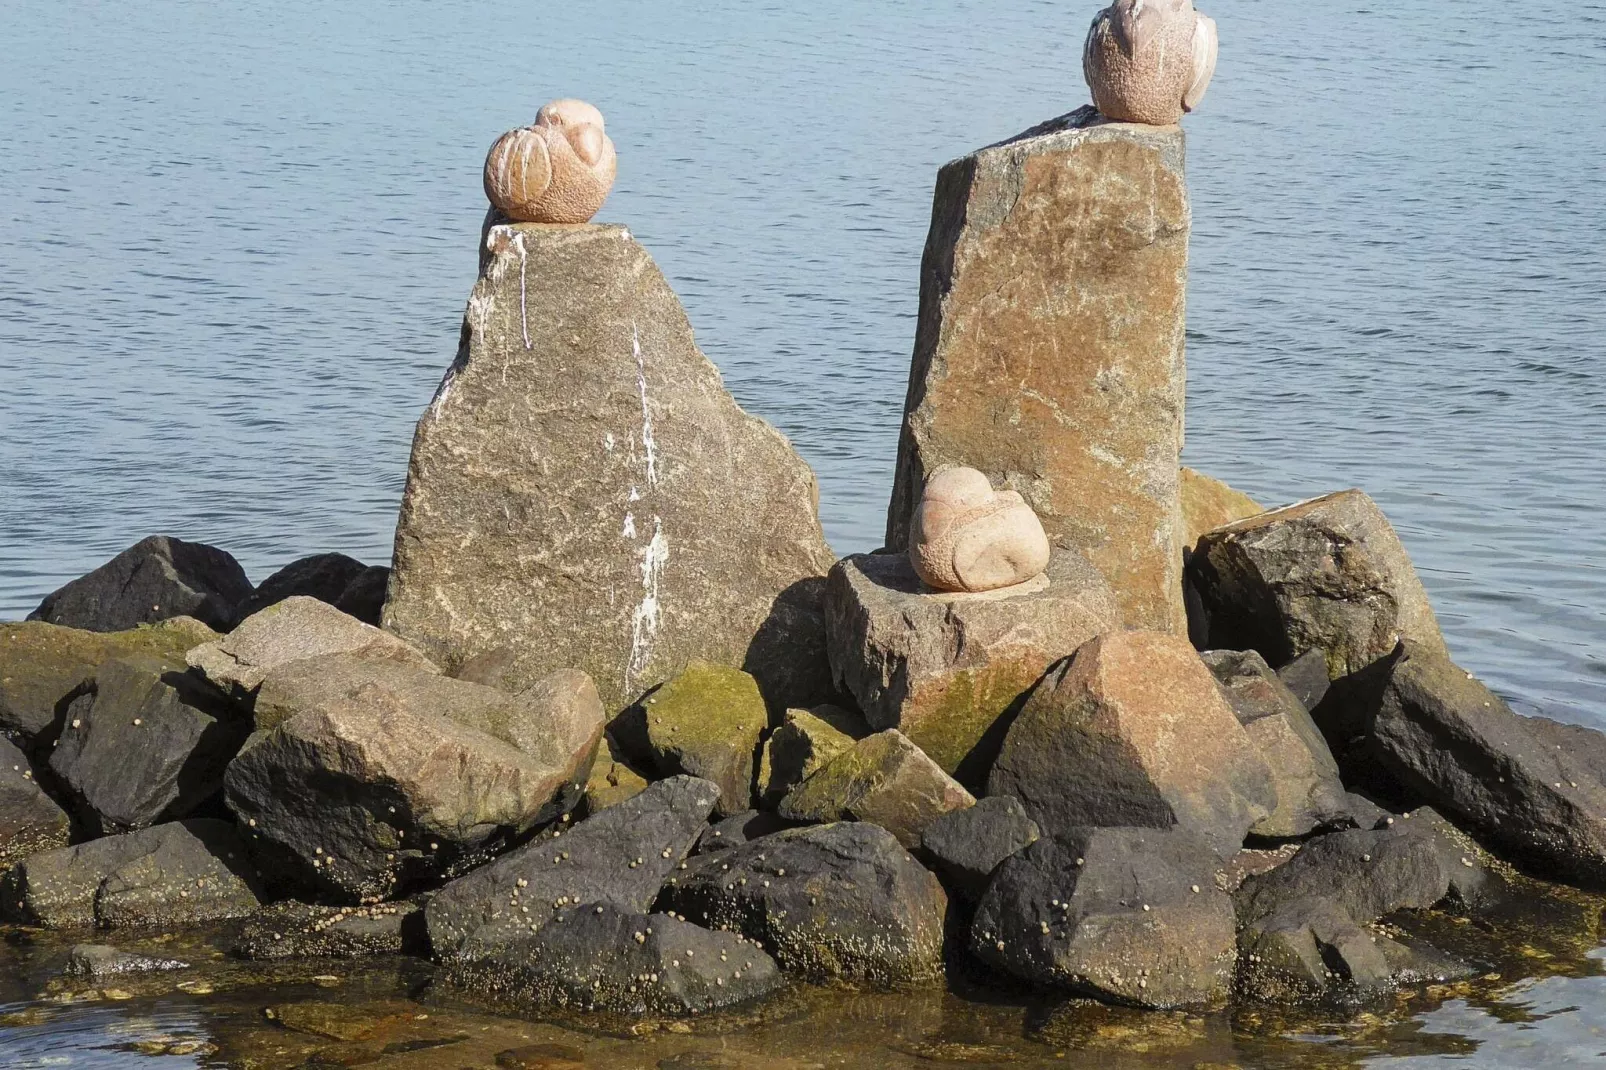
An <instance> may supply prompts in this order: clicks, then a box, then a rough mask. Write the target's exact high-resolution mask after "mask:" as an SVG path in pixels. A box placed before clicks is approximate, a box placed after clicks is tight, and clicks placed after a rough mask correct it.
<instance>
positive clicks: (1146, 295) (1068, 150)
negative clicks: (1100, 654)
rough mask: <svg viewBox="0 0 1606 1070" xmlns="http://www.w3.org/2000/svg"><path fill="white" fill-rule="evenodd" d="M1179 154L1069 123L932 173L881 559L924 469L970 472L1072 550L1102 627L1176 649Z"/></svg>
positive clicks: (1167, 138) (1165, 144) (1183, 206)
mask: <svg viewBox="0 0 1606 1070" xmlns="http://www.w3.org/2000/svg"><path fill="white" fill-rule="evenodd" d="M1183 155H1184V153H1183V138H1182V133H1181V132H1180V131H1179V130H1177V129H1175V128H1170V129H1158V128H1146V127H1136V126H1130V125H1125V124H1111V123H1106V122H1105V121H1104V120H1103V119H1101V118H1100V117H1099V115H1098V113H1097V112H1096V111H1095V110H1094V109H1093V108H1083V109H1080V110H1078V111H1075V112H1073V113H1071V114H1069V115H1065V116H1062V117H1060V118H1058V119H1054V120H1051V121H1050V122H1047V123H1044V124H1042V125H1041V126H1038V127H1035V128H1033V129H1031V130H1028V131H1026V132H1025V133H1023V134H1021V135H1019V136H1017V137H1014V138H1011V139H1010V140H1008V141H1004V142H1001V143H999V144H997V145H991V146H988V147H987V148H984V149H980V150H978V151H976V152H974V153H972V154H971V155H969V156H966V157H964V158H962V159H959V160H955V161H953V162H952V163H949V164H947V165H946V166H944V167H943V169H942V171H941V172H940V173H939V174H938V176H937V190H936V194H935V196H934V198H933V206H932V221H931V232H930V236H929V237H928V239H927V243H926V252H925V258H924V260H923V261H922V264H921V272H920V317H919V323H918V325H917V328H916V332H915V351H914V359H913V362H912V365H911V368H910V372H909V392H908V402H907V405H906V410H905V414H904V422H903V434H902V439H901V441H900V443H899V448H898V468H897V477H896V485H895V487H894V489H893V494H892V502H891V504H890V505H889V507H888V510H887V536H886V544H887V545H888V546H890V547H894V548H902V547H904V546H907V545H908V532H909V523H910V519H911V517H912V516H913V513H914V507H915V502H916V500H917V499H918V498H919V496H920V492H921V488H923V487H924V486H925V483H926V480H927V479H928V478H929V477H930V475H931V474H932V473H933V472H935V471H936V470H937V469H938V468H939V467H941V466H943V465H950V464H952V465H966V466H969V467H973V468H977V469H979V470H981V471H982V472H983V473H985V474H986V475H987V477H988V478H989V479H990V480H991V481H992V484H993V485H994V486H998V487H1007V488H1009V489H1011V490H1015V491H1018V492H1019V493H1020V494H1021V496H1022V497H1024V498H1025V499H1026V503H1027V504H1028V505H1030V506H1031V507H1032V509H1033V510H1035V511H1036V513H1037V515H1038V517H1039V518H1041V520H1042V522H1043V526H1044V528H1045V529H1047V532H1048V536H1049V540H1050V541H1051V542H1053V543H1055V544H1057V545H1064V546H1072V547H1076V548H1078V549H1082V550H1085V551H1086V552H1087V554H1088V556H1089V558H1090V559H1091V560H1092V562H1093V565H1094V567H1095V568H1097V569H1098V571H1099V572H1100V573H1101V574H1102V575H1103V576H1104V578H1105V579H1106V580H1108V581H1109V584H1110V586H1111V587H1112V588H1113V589H1114V591H1115V595H1116V598H1117V599H1118V601H1119V605H1120V612H1121V621H1120V623H1121V624H1123V625H1125V626H1126V627H1129V628H1145V629H1153V630H1158V631H1170V632H1174V633H1177V634H1185V632H1186V628H1187V621H1186V615H1185V613H1184V610H1183V603H1182V575H1181V570H1182V537H1183V531H1182V509H1181V503H1180V501H1179V495H1178V486H1177V484H1178V471H1179V464H1178V455H1179V453H1180V451H1181V449H1182V410H1183V403H1184V394H1185V389H1184V387H1185V374H1184V364H1183V334H1184V330H1183V326H1184V324H1183V320H1184V298H1185V290H1186V283H1187V260H1188V228H1189V213H1188V189H1187V182H1186V179H1185V177H1184V175H1183V162H1184V160H1183ZM1069 652H1070V646H1069V645H1068V646H1067V647H1066V648H1065V649H1062V650H1060V651H1058V652H1057V653H1058V654H1059V655H1064V654H1067V653H1069Z"/></svg>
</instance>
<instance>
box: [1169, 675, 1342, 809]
mask: <svg viewBox="0 0 1606 1070" xmlns="http://www.w3.org/2000/svg"><path fill="white" fill-rule="evenodd" d="M1200 657H1202V658H1203V659H1204V663H1205V664H1206V665H1208V666H1209V667H1210V671H1211V672H1212V673H1214V674H1215V677H1216V681H1217V682H1218V683H1219V684H1220V685H1221V690H1222V692H1223V693H1224V694H1225V695H1226V697H1227V702H1228V703H1229V704H1230V705H1231V706H1232V712H1233V713H1234V714H1236V715H1237V717H1238V723H1239V724H1241V725H1243V726H1244V732H1245V733H1247V734H1248V736H1249V743H1250V745H1251V746H1252V747H1253V748H1254V749H1255V753H1257V754H1259V755H1260V756H1261V758H1263V759H1264V760H1265V762H1266V766H1267V768H1269V769H1270V770H1271V779H1272V787H1273V788H1274V789H1275V792H1276V805H1275V806H1273V807H1272V811H1271V813H1270V814H1267V815H1266V816H1265V817H1264V818H1262V819H1261V820H1260V821H1258V822H1256V823H1255V824H1254V825H1252V826H1251V827H1250V829H1249V831H1250V833H1251V834H1253V835H1256V836H1266V837H1269V838H1273V839H1288V838H1291V837H1294V836H1303V835H1305V834H1306V833H1307V832H1310V831H1311V830H1312V829H1314V828H1317V827H1318V826H1321V825H1329V824H1333V823H1335V822H1340V821H1344V820H1347V819H1348V818H1349V816H1350V814H1349V800H1348V798H1347V797H1346V792H1345V791H1344V782H1343V781H1342V780H1341V779H1340V778H1339V775H1338V763H1337V762H1335V761H1334V760H1333V754H1332V752H1331V751H1330V750H1328V748H1327V741H1326V740H1325V739H1323V738H1322V733H1321V731H1320V730H1319V729H1318V728H1317V727H1316V722H1315V721H1312V720H1311V718H1310V713H1309V712H1308V711H1307V710H1306V709H1305V707H1304V706H1303V705H1301V704H1300V701H1299V699H1297V698H1295V697H1294V693H1293V692H1292V691H1290V690H1289V689H1288V686H1287V685H1286V684H1284V683H1283V682H1282V681H1281V680H1280V679H1278V678H1277V674H1276V673H1274V672H1272V671H1271V669H1270V668H1269V667H1268V666H1267V665H1266V660H1265V659H1264V658H1262V657H1261V656H1260V655H1259V654H1257V653H1255V652H1254V651H1253V650H1208V651H1205V652H1204V653H1203V654H1201V655H1200Z"/></svg>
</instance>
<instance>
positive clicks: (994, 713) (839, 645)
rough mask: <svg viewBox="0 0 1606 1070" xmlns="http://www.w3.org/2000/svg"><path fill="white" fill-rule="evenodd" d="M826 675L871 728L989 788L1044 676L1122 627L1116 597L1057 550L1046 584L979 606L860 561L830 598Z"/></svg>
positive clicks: (903, 572) (903, 562) (882, 562)
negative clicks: (1012, 722)
mask: <svg viewBox="0 0 1606 1070" xmlns="http://www.w3.org/2000/svg"><path fill="white" fill-rule="evenodd" d="M825 608H826V622H827V636H828V640H829V643H828V646H829V650H830V656H831V673H832V676H833V677H834V678H835V680H836V682H837V685H838V686H839V687H841V688H842V689H843V690H844V691H846V692H848V693H849V694H852V695H853V696H854V698H856V699H857V700H858V703H859V708H860V709H862V710H863V711H864V714H865V718H866V720H868V721H869V723H870V726H871V727H872V728H876V729H886V728H896V729H898V730H899V731H900V732H902V733H903V734H904V735H906V736H908V737H909V738H910V739H911V740H913V741H914V742H915V743H916V744H917V745H918V746H919V747H920V748H921V749H922V750H924V751H925V752H926V753H927V754H929V755H930V756H931V758H932V760H933V761H935V762H936V763H937V764H938V765H940V766H942V767H943V769H944V770H946V771H947V772H949V773H950V774H953V775H955V776H957V777H958V778H959V779H960V780H961V781H962V782H964V783H966V784H968V785H970V786H972V787H975V788H979V787H980V786H981V785H982V783H984V782H985V780H986V776H987V770H988V768H989V767H990V766H991V765H992V760H993V758H994V756H996V755H997V753H998V747H999V744H1000V743H1001V742H1002V730H1003V728H1004V727H1005V726H1006V725H1007V720H1001V719H1003V718H1004V717H1005V714H1006V713H1007V712H1008V711H1009V710H1010V709H1011V708H1012V707H1014V706H1016V705H1017V704H1018V702H1019V701H1020V698H1021V696H1022V695H1024V694H1025V693H1026V692H1027V691H1028V690H1030V689H1031V687H1032V685H1033V684H1035V683H1036V682H1037V681H1038V679H1039V678H1041V676H1042V675H1043V671H1044V670H1045V669H1047V668H1048V667H1049V665H1051V664H1053V663H1054V662H1055V661H1058V660H1059V659H1060V658H1063V657H1065V656H1066V655H1068V654H1070V653H1071V652H1073V651H1074V650H1075V649H1076V648H1077V647H1079V646H1080V645H1082V644H1083V643H1084V642H1086V641H1087V640H1089V639H1091V638H1093V636H1095V635H1098V634H1099V633H1101V632H1105V631H1110V630H1113V629H1114V628H1116V627H1117V625H1118V620H1119V611H1118V608H1117V606H1116V601H1115V596H1114V594H1113V593H1112V592H1111V590H1110V588H1109V585H1108V584H1106V583H1105V582H1104V579H1103V577H1101V576H1100V575H1099V574H1098V572H1097V571H1096V570H1095V569H1094V568H1093V567H1092V566H1091V565H1089V564H1088V562H1087V559H1086V558H1085V557H1083V556H1082V555H1081V554H1080V553H1078V552H1076V551H1071V550H1056V551H1055V552H1054V554H1053V556H1052V557H1051V558H1050V559H1049V564H1048V569H1047V570H1046V572H1045V574H1044V579H1043V580H1041V581H1038V582H1036V583H1028V584H1024V585H1022V586H1021V587H1017V588H1013V589H1010V590H1007V591H993V592H987V593H983V594H949V593H941V592H933V591H931V590H929V589H928V588H926V587H925V586H924V585H923V584H922V583H921V582H920V580H919V578H918V577H917V576H916V575H915V573H914V569H913V568H912V567H911V566H910V564H909V562H908V559H907V558H906V557H905V556H904V555H902V554H896V555H894V554H859V555H855V556H853V557H848V558H844V559H843V560H842V561H839V562H838V563H837V565H836V566H835V567H834V568H833V569H832V570H831V575H830V578H829V580H828V581H827V583H826V595H825Z"/></svg>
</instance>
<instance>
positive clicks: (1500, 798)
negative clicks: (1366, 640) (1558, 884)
mask: <svg viewBox="0 0 1606 1070" xmlns="http://www.w3.org/2000/svg"><path fill="white" fill-rule="evenodd" d="M1370 745H1371V749H1372V752H1373V753H1374V754H1375V755H1376V758H1377V760H1378V761H1379V762H1380V763H1381V764H1382V765H1383V766H1384V767H1385V768H1386V769H1387V770H1388V771H1389V772H1390V773H1391V774H1392V775H1393V776H1394V777H1395V779H1396V780H1398V781H1399V782H1400V784H1401V785H1403V786H1404V788H1405V789H1406V791H1408V792H1409V793H1410V794H1411V795H1413V796H1415V797H1416V798H1419V799H1421V800H1422V801H1424V802H1426V803H1429V804H1430V805H1432V806H1434V807H1436V808H1438V809H1440V810H1442V811H1443V812H1444V813H1445V814H1446V815H1448V816H1449V817H1451V818H1453V819H1454V820H1455V821H1456V822H1457V823H1458V824H1460V825H1462V826H1463V827H1465V828H1467V829H1469V830H1471V831H1472V832H1474V833H1476V834H1477V835H1478V836H1479V837H1481V838H1482V839H1483V840H1484V841H1485V842H1486V843H1488V844H1490V845H1491V846H1494V847H1497V848H1498V849H1499V850H1500V851H1501V852H1502V853H1503V854H1504V855H1506V856H1507V857H1509V858H1510V859H1511V860H1512V861H1514V862H1518V863H1520V864H1522V865H1524V866H1527V867H1529V868H1531V869H1534V870H1536V871H1538V872H1540V873H1542V874H1545V875H1548V876H1552V877H1554V878H1556V879H1558V880H1561V881H1565V882H1567V883H1569V884H1576V885H1579V886H1581V887H1585V888H1592V889H1596V890H1603V889H1606V786H1603V785H1602V783H1601V782H1600V780H1598V779H1597V778H1596V776H1595V774H1594V772H1593V771H1592V770H1591V769H1590V767H1589V765H1588V762H1587V760H1588V756H1589V750H1588V748H1583V747H1569V746H1565V745H1563V746H1560V747H1558V746H1556V745H1554V744H1551V745H1550V746H1547V745H1546V744H1545V743H1543V742H1541V740H1540V739H1539V738H1538V737H1536V736H1535V734H1534V731H1533V728H1532V725H1531V722H1529V721H1528V719H1526V718H1523V717H1519V716H1518V715H1517V714H1515V713H1513V712H1512V710H1511V708H1510V707H1509V706H1507V705H1506V704H1505V702H1503V701H1502V700H1501V699H1500V698H1499V697H1498V696H1497V695H1495V694H1494V693H1493V692H1492V691H1490V690H1489V689H1488V688H1487V687H1485V686H1484V685H1483V684H1482V683H1480V682H1478V681H1477V680H1476V679H1474V678H1473V676H1472V674H1471V673H1469V672H1466V671H1465V670H1463V669H1462V668H1461V667H1460V666H1458V665H1456V664H1455V663H1454V662H1452V661H1451V660H1450V659H1449V657H1448V656H1447V655H1446V654H1444V653H1443V652H1442V650H1441V649H1439V648H1437V647H1434V646H1426V647H1418V646H1416V645H1414V644H1405V646H1404V650H1403V652H1402V654H1401V656H1400V657H1399V658H1398V659H1397V660H1396V661H1395V662H1394V664H1393V668H1392V671H1391V672H1390V674H1389V677H1388V683H1387V686H1386V688H1385V689H1384V692H1383V699H1382V705H1381V708H1380V709H1379V711H1378V712H1377V715H1376V717H1375V718H1374V719H1373V722H1372V730H1371V735H1370ZM1580 758H1583V759H1584V760H1579V759H1580Z"/></svg>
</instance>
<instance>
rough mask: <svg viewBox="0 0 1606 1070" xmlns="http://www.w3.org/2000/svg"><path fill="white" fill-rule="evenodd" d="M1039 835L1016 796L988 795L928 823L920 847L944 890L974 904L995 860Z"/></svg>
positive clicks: (1024, 845)
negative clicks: (971, 804) (941, 882)
mask: <svg viewBox="0 0 1606 1070" xmlns="http://www.w3.org/2000/svg"><path fill="white" fill-rule="evenodd" d="M1041 834H1042V833H1041V830H1039V829H1038V827H1037V822H1035V821H1033V820H1032V819H1031V818H1030V817H1028V816H1027V815H1026V811H1025V809H1024V808H1023V807H1022V806H1021V804H1020V801H1019V800H1018V799H1014V798H1011V797H1010V796H1008V795H992V796H989V797H988V798H985V799H981V800H979V801H978V802H977V803H976V805H975V806H972V807H970V808H968V809H965V810H954V811H952V812H951V813H946V814H943V815H942V816H941V817H939V818H937V819H936V820H935V821H933V822H932V823H931V824H929V825H927V826H926V828H925V831H924V832H922V833H921V836H920V848H921V852H922V854H923V856H924V857H925V858H926V859H927V860H928V861H929V862H930V863H931V864H932V865H933V866H934V867H935V868H936V870H937V873H938V875H940V876H941V877H942V879H943V883H944V884H946V885H947V887H948V890H949V891H951V892H953V893H954V894H956V895H958V896H959V897H960V898H961V899H964V900H967V901H969V902H972V903H973V902H975V901H976V900H978V899H980V898H981V896H982V893H983V892H985V891H986V890H987V882H988V881H989V880H991V879H992V875H993V870H995V869H997V868H998V864H999V863H1000V862H1002V861H1003V860H1004V859H1006V858H1008V857H1009V856H1010V855H1012V854H1014V853H1015V852H1016V851H1019V850H1021V849H1022V848H1024V847H1027V846H1029V845H1030V844H1032V843H1035V842H1036V841H1037V839H1038V837H1039V836H1040V835H1041Z"/></svg>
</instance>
